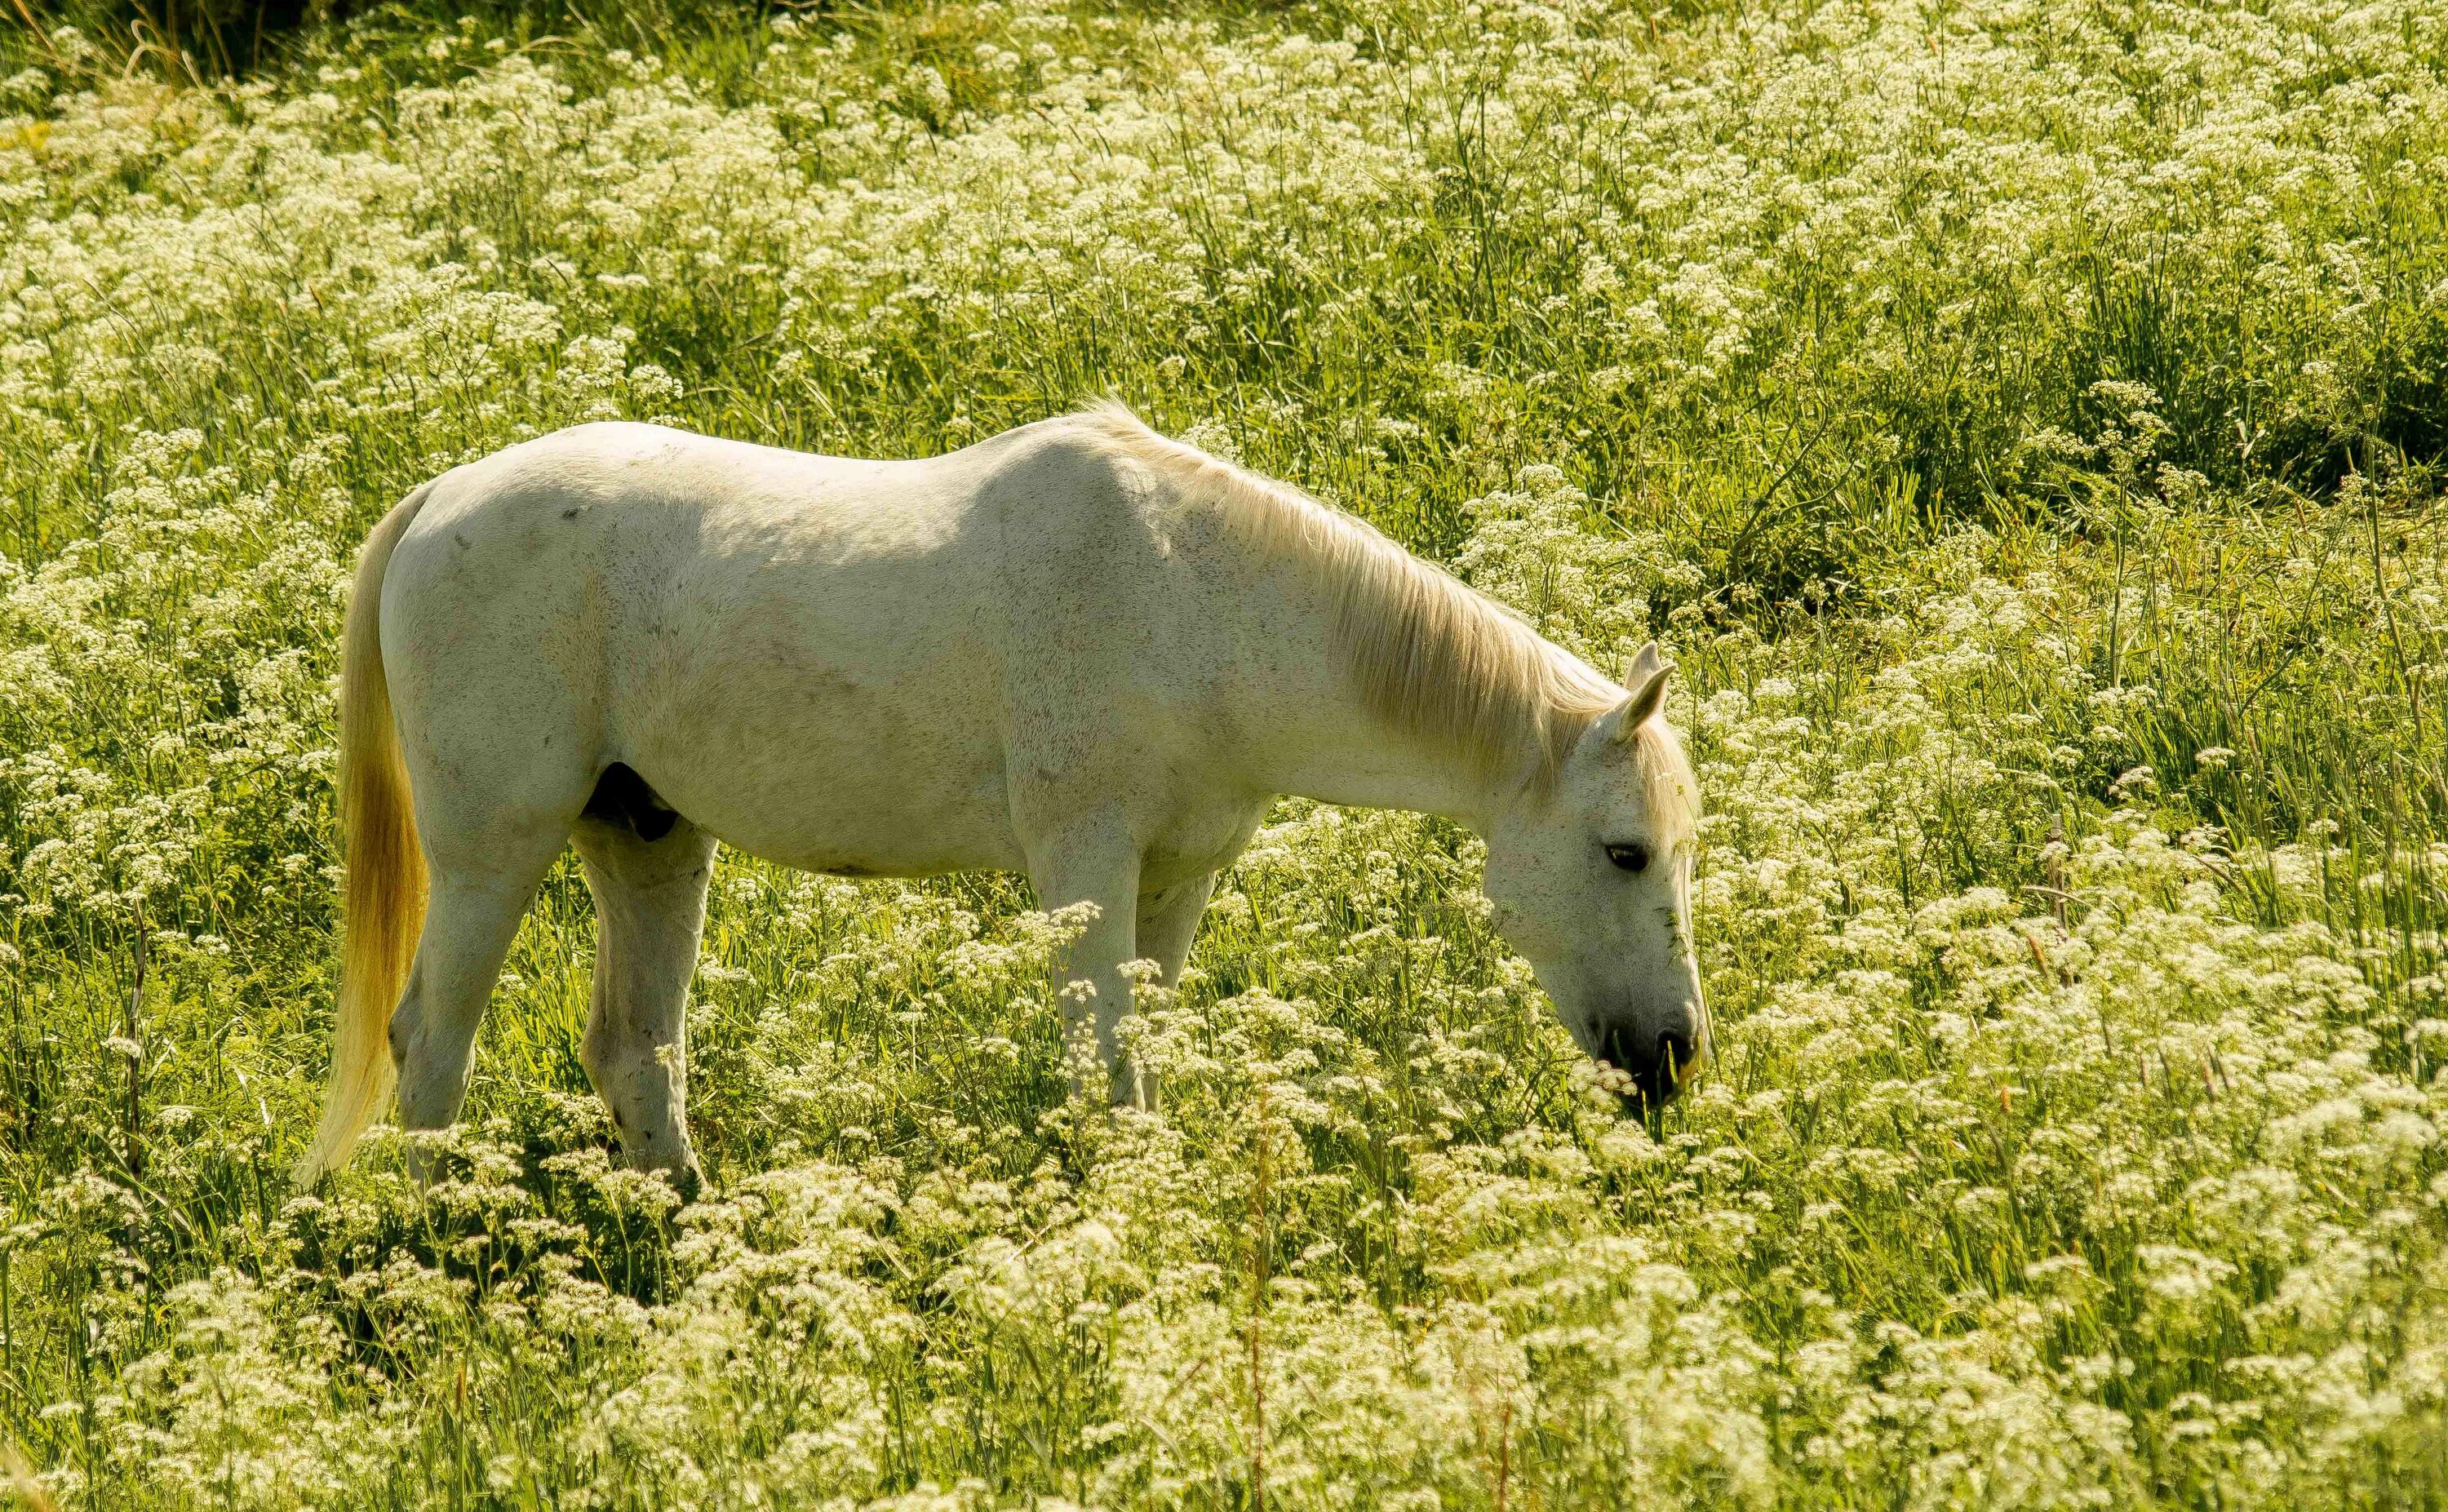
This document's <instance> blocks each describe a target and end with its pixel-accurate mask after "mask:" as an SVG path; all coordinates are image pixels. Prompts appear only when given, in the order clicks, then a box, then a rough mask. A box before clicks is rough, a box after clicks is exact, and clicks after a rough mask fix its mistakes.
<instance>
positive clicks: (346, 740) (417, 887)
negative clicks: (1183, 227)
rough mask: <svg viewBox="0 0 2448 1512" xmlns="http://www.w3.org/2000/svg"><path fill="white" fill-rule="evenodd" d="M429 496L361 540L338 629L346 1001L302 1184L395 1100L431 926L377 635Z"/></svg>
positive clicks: (345, 1152)
mask: <svg viewBox="0 0 2448 1512" xmlns="http://www.w3.org/2000/svg"><path fill="white" fill-rule="evenodd" d="M428 487H430V485H429V486H428ZM425 493H426V490H425V488H418V489H417V490H416V491H415V492H413V493H411V494H410V495H409V496H408V497H407V498H406V499H403V500H402V501H400V503H399V505H398V507H395V508H393V509H392V512H391V513H389V514H387V515H385V516H383V522H382V524H380V525H378V526H374V529H373V534H372V535H370V536H368V537H366V545H365V551H364V553H363V554H362V555H361V556H360V557H359V558H358V559H357V579H356V590H355V592H354V594H353V595H352V596H351V597H350V599H349V616H348V621H347V624H346V627H345V628H344V629H343V630H342V631H341V633H340V771H339V788H340V794H339V801H340V849H341V858H342V859H343V860H344V861H345V862H346V863H347V866H348V881H347V883H346V891H345V893H344V895H343V898H342V902H341V930H342V934H341V944H340V1001H339V1006H338V1010H337V1012H336V1013H335V1015H334V1020H333V1024H332V1072H331V1081H330V1084H329V1086H328V1087H327V1089H326V1090H325V1092H324V1096H323V1126H322V1127H321V1129H319V1130H318V1131H316V1135H315V1147H314V1148H313V1149H311V1150H308V1151H307V1152H306V1157H305V1158H304V1159H302V1160H300V1161H298V1162H297V1172H296V1180H297V1184H298V1185H299V1186H300V1187H306V1186H311V1185H313V1184H314V1182H315V1180H316V1177H320V1176H321V1175H322V1174H323V1173H324V1172H326V1171H330V1170H334V1169H335V1168H337V1167H339V1166H341V1165H344V1164H346V1163H347V1162H348V1158H349V1152H350V1151H351V1150H352V1149H354V1147H355V1145H356V1142H357V1136H359V1135H361V1134H363V1133H364V1132H365V1129H366V1125H367V1124H369V1123H371V1122H373V1120H374V1116H375V1114H377V1113H378V1112H380V1111H381V1109H382V1106H383V1103H384V1102H385V1101H387V1100H389V1098H390V1097H391V1090H392V1077H393V1075H394V1072H393V1071H392V1061H391V1015H392V1009H393V1008H394V1007H396V1006H398V1005H399V999H400V994H401V992H402V991H404V990H405V989H406V988H407V986H408V974H409V968H410V967H411V965H412V964H413V963H414V962H415V959H416V940H417V935H418V933H419V932H420V931H421V930H422V929H423V928H424V927H425V885H426V879H425V852H424V851H423V849H422V848H421V847H420V846H419V845H418V843H417V839H416V813H415V810H414V809H413V808H411V806H410V803H409V793H408V764H407V762H406V761H404V760H403V759H402V758H401V756H400V750H399V732H398V731H397V730H396V729H394V728H393V727H392V714H391V685H390V682H389V681H388V679H385V678H384V676H383V664H382V634H381V621H382V588H383V569H384V568H385V567H386V566H388V565H390V563H391V553H392V547H393V546H395V545H398V544H399V538H400V536H401V535H402V534H403V533H404V532H405V531H406V530H407V529H408V525H409V522H410V521H411V520H413V519H415V518H416V511H417V508H418V507H419V506H421V505H422V504H424V503H425Z"/></svg>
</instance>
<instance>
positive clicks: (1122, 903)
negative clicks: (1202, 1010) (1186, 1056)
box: [1028, 828, 1151, 1107]
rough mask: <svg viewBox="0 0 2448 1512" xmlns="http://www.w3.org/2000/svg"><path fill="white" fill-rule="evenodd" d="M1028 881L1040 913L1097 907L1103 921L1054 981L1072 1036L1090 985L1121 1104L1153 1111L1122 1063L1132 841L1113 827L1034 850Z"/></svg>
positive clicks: (1130, 947)
mask: <svg viewBox="0 0 2448 1512" xmlns="http://www.w3.org/2000/svg"><path fill="white" fill-rule="evenodd" d="M1028 880H1029V882H1030V884H1031V885H1032V886H1034V887H1035V888H1036V889H1037V901H1038V906H1039V907H1040V908H1042V909H1046V910H1047V911H1049V912H1052V911H1055V910H1057V909H1066V908H1069V907H1071V906H1072V905H1074V904H1079V903H1093V904H1095V905H1096V907H1097V916H1096V917H1095V918H1094V919H1091V920H1089V921H1088V925H1087V928H1085V929H1084V930H1083V931H1082V932H1081V935H1080V938H1078V939H1077V940H1074V941H1073V942H1072V943H1071V944H1070V946H1069V947H1066V948H1065V949H1064V950H1063V951H1062V952H1061V958H1060V959H1059V960H1057V961H1056V962H1055V964H1054V981H1055V985H1056V986H1057V987H1058V988H1060V989H1062V990H1063V991H1064V993H1065V996H1064V998H1063V1013H1064V1023H1065V1026H1066V1029H1067V1028H1068V1027H1069V1026H1071V1025H1072V1024H1076V1023H1077V1022H1078V1019H1079V1017H1080V1015H1081V1010H1080V1008H1079V1007H1078V1005H1077V1000H1076V997H1075V996H1074V995H1073V989H1075V988H1076V987H1077V986H1079V985H1081V984H1084V985H1085V986H1086V988H1087V990H1088V991H1089V993H1090V994H1091V997H1090V999H1089V1002H1088V1005H1087V1011H1088V1013H1089V1014H1090V1015H1092V1016H1093V1017H1094V1019H1095V1022H1096V1030H1097V1056H1098V1059H1099V1060H1100V1061H1101V1062H1104V1066H1105V1071H1106V1075H1107V1077H1108V1079H1109V1080H1110V1082H1111V1085H1112V1091H1113V1099H1114V1101H1117V1102H1125V1101H1127V1102H1136V1103H1138V1105H1139V1106H1141V1107H1146V1106H1148V1105H1150V1101H1151V1100H1150V1099H1149V1097H1148V1096H1147V1093H1146V1089H1143V1088H1142V1086H1141V1085H1140V1082H1139V1079H1138V1077H1137V1076H1136V1075H1135V1074H1133V1073H1132V1072H1131V1070H1130V1068H1129V1067H1128V1066H1127V1065H1125V1064H1124V1063H1123V1059H1122V1043H1121V1026H1122V1015H1123V1014H1125V1013H1127V1012H1129V1011H1130V1006H1131V983H1130V978H1129V977H1128V976H1126V975H1124V974H1123V971H1122V967H1124V966H1125V965H1126V964H1127V963H1129V962H1131V961H1134V960H1136V959H1138V901H1139V856H1138V847H1137V846H1136V845H1135V844H1133V843H1131V842H1130V841H1129V839H1128V838H1127V837H1126V836H1124V835H1121V834H1119V833H1116V832H1115V831H1113V830H1111V829H1107V828H1086V829H1079V830H1073V831H1070V832H1067V833H1062V834H1061V835H1058V836H1057V837H1055V838H1054V839H1052V840H1049V841H1048V842H1046V843H1045V844H1043V845H1042V846H1039V847H1036V848H1034V852H1033V853H1032V854H1031V856H1030V858H1029V866H1028Z"/></svg>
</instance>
